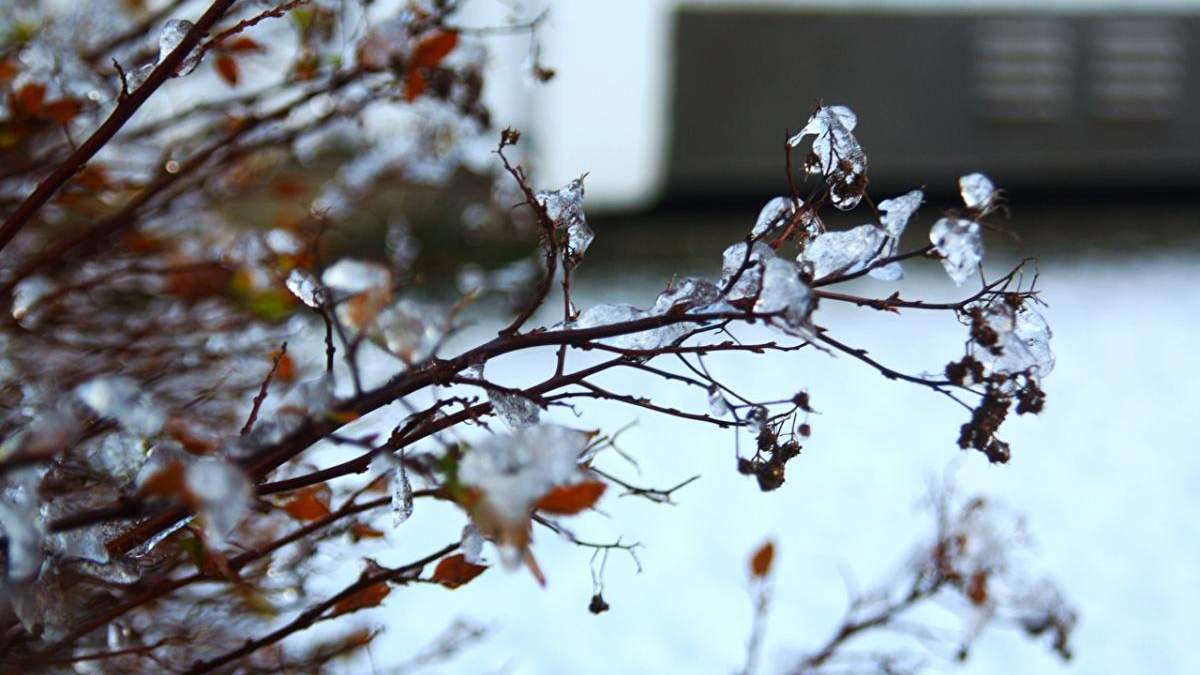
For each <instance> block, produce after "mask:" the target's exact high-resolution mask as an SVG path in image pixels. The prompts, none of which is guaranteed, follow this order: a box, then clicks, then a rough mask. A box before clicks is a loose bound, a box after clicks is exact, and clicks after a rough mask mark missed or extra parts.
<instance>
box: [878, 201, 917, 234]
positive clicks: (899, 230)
mask: <svg viewBox="0 0 1200 675" xmlns="http://www.w3.org/2000/svg"><path fill="white" fill-rule="evenodd" d="M924 200H925V193H924V192H922V191H920V190H913V191H912V192H908V193H905V194H903V195H901V196H899V197H893V198H892V199H885V200H883V201H881V202H879V211H880V213H881V214H882V215H883V223H882V225H883V229H884V230H886V231H887V233H888V236H890V237H892V238H893V239H899V238H900V236H901V235H903V234H904V229H905V228H906V227H908V221H909V219H911V218H912V215H913V214H914V213H916V212H917V209H919V208H921V202H923V201H924Z"/></svg>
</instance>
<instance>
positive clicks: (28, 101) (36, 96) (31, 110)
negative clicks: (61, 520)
mask: <svg viewBox="0 0 1200 675" xmlns="http://www.w3.org/2000/svg"><path fill="white" fill-rule="evenodd" d="M45 100H46V85H44V84H38V83H37V82H30V83H29V84H26V85H25V86H24V87H21V88H20V89H19V90H17V101H16V102H17V107H18V108H19V109H20V110H21V112H22V113H23V114H25V115H27V116H28V115H34V114H37V112H38V111H39V110H41V109H42V102H43V101H45Z"/></svg>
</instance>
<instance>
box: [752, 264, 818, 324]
mask: <svg viewBox="0 0 1200 675" xmlns="http://www.w3.org/2000/svg"><path fill="white" fill-rule="evenodd" d="M812 310H813V296H812V291H811V290H810V289H809V287H808V285H807V284H805V283H804V281H803V280H802V279H801V278H800V268H799V267H798V266H797V265H796V264H795V263H793V262H791V261H788V260H784V259H783V258H771V259H769V260H767V261H766V268H765V270H764V271H763V283H762V293H761V294H760V295H759V296H758V301H757V302H756V303H755V304H754V311H756V312H761V313H764V314H765V313H775V312H779V313H780V317H779V319H780V320H781V321H782V322H783V324H784V326H786V327H787V328H791V329H800V328H803V327H805V326H807V325H808V319H809V315H810V314H811V313H812Z"/></svg>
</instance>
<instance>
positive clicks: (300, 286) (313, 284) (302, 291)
mask: <svg viewBox="0 0 1200 675" xmlns="http://www.w3.org/2000/svg"><path fill="white" fill-rule="evenodd" d="M286 284H287V289H288V290H289V291H291V292H292V295H294V296H296V297H297V298H299V299H300V302H303V303H304V304H306V305H308V306H309V307H312V308H313V309H319V308H321V307H324V306H325V305H327V304H328V303H329V297H328V295H329V294H328V293H327V292H326V290H325V287H324V286H322V285H321V282H319V281H317V278H316V277H314V276H313V275H312V272H309V271H308V270H303V269H300V268H299V267H297V268H296V269H294V270H292V271H291V273H290V274H288V278H287V282H286Z"/></svg>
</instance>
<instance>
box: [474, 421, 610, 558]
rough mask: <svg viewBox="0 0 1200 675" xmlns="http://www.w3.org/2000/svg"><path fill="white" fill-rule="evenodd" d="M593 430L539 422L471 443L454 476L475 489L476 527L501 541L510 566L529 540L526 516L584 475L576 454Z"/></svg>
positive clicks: (584, 445) (578, 454) (585, 444)
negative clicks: (551, 494)
mask: <svg viewBox="0 0 1200 675" xmlns="http://www.w3.org/2000/svg"><path fill="white" fill-rule="evenodd" d="M591 438H592V434H591V433H589V432H585V431H579V430H576V429H569V428H567V427H563V426H558V425H555V424H539V425H537V426H532V427H529V428H527V429H520V430H518V431H514V432H513V433H512V434H506V435H497V436H491V437H488V438H485V439H483V440H482V441H481V442H479V443H477V444H475V445H473V446H471V447H470V448H469V449H468V450H467V451H466V452H465V454H464V455H463V458H462V460H461V461H460V462H459V465H458V479H459V482H461V483H462V485H463V486H464V487H466V488H468V489H469V490H472V491H473V492H474V493H475V495H476V496H475V497H473V498H471V499H470V500H469V501H470V503H471V506H470V512H471V516H472V517H473V518H474V521H475V525H476V527H478V528H479V531H480V532H481V533H482V534H483V535H485V536H487V537H489V538H491V539H494V540H495V541H496V542H497V543H498V544H499V545H500V546H501V558H502V559H503V560H504V561H505V563H506V564H507V565H509V566H510V567H511V566H513V565H515V564H516V563H518V562H519V561H520V553H521V552H522V551H524V549H525V548H526V547H527V546H528V543H529V518H530V516H531V515H532V514H533V510H534V507H535V506H536V504H537V502H538V500H540V499H541V498H542V497H543V496H544V495H545V494H546V493H547V492H549V491H550V490H551V489H553V488H555V487H557V486H560V485H568V484H572V483H575V482H578V481H579V480H580V479H582V478H583V471H582V470H581V467H580V464H579V462H580V457H581V455H582V453H583V451H584V449H585V448H586V447H587V445H588V443H589V442H590V441H591Z"/></svg>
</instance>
